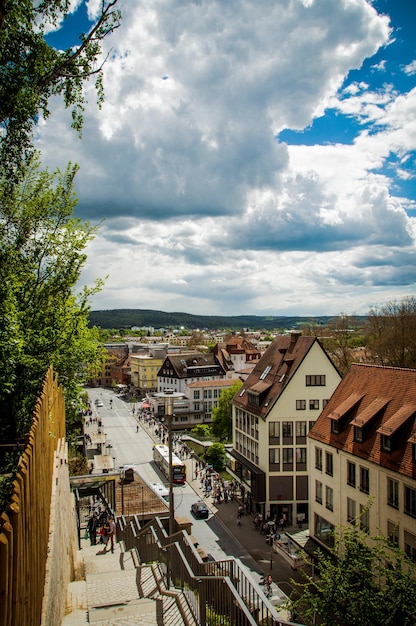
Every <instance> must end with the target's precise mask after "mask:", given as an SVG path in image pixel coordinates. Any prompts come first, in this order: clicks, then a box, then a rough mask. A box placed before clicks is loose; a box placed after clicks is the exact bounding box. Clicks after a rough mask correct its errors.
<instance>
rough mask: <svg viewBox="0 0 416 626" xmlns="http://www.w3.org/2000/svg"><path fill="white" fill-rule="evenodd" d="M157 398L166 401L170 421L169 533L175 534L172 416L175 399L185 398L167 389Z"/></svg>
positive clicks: (166, 410)
mask: <svg viewBox="0 0 416 626" xmlns="http://www.w3.org/2000/svg"><path fill="white" fill-rule="evenodd" d="M155 396H156V397H157V398H162V399H163V400H164V402H165V407H164V408H165V416H166V417H167V421H168V445H169V535H173V534H174V532H175V504H174V497H173V465H172V456H173V441H172V417H173V407H174V401H175V399H178V398H183V393H179V392H178V391H173V390H171V389H166V390H165V391H163V392H160V393H156V394H155Z"/></svg>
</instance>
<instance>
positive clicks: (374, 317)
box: [365, 297, 416, 368]
mask: <svg viewBox="0 0 416 626" xmlns="http://www.w3.org/2000/svg"><path fill="white" fill-rule="evenodd" d="M365 333H366V336H367V345H368V348H369V349H370V351H371V354H372V355H373V359H374V361H375V362H376V363H379V364H381V365H389V366H391V367H409V368H415V367H416V298H415V297H407V298H404V299H403V300H402V301H401V302H395V301H394V302H389V303H387V304H386V305H384V306H383V307H381V308H379V309H378V308H373V309H371V311H370V312H369V315H368V321H367V324H366V327H365Z"/></svg>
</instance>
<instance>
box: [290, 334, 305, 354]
mask: <svg viewBox="0 0 416 626" xmlns="http://www.w3.org/2000/svg"><path fill="white" fill-rule="evenodd" d="M301 335H302V333H301V332H300V331H293V332H291V333H290V346H289V349H288V352H292V350H293V348H294V347H295V345H296V342H297V340H298V339H299V337H300V336H301Z"/></svg>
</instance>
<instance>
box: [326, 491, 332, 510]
mask: <svg viewBox="0 0 416 626" xmlns="http://www.w3.org/2000/svg"><path fill="white" fill-rule="evenodd" d="M325 499H326V508H327V509H329V510H330V511H333V510H334V490H333V489H331V487H325Z"/></svg>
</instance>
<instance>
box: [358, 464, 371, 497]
mask: <svg viewBox="0 0 416 626" xmlns="http://www.w3.org/2000/svg"><path fill="white" fill-rule="evenodd" d="M360 491H362V492H363V493H370V470H369V469H368V468H367V467H361V466H360Z"/></svg>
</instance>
